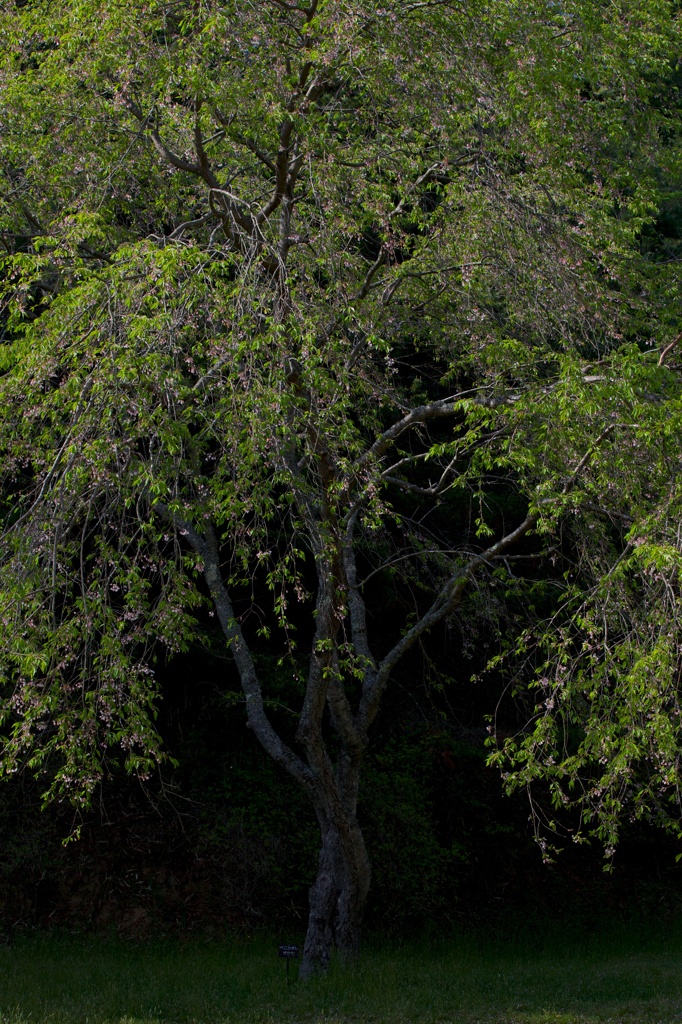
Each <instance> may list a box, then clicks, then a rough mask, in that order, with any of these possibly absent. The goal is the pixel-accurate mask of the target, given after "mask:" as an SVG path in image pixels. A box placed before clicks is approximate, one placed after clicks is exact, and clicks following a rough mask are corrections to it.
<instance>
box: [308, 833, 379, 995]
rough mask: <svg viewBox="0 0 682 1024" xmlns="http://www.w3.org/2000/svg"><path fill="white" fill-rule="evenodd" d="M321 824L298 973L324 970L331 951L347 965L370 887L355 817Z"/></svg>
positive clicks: (354, 952)
mask: <svg viewBox="0 0 682 1024" xmlns="http://www.w3.org/2000/svg"><path fill="white" fill-rule="evenodd" d="M341 832H342V833H343V839H342V836H341V834H340V831H339V828H338V827H337V826H336V825H333V824H331V823H325V824H324V825H323V826H322V848H321V850H320V859H319V863H318V872H317V878H316V879H315V882H314V884H313V885H312V887H311V889H310V916H309V918H308V930H307V932H306V937H305V945H304V947H303V958H302V960H301V968H300V972H299V973H300V977H301V978H302V979H306V978H310V977H311V976H312V975H313V974H323V973H324V972H325V971H326V970H327V968H328V967H329V962H330V960H331V957H332V953H333V951H334V949H336V950H337V951H338V953H339V955H340V957H341V959H342V960H343V961H344V962H346V963H348V962H350V961H353V960H355V959H356V958H357V956H358V953H359V951H360V932H361V926H362V915H363V911H364V907H365V901H366V899H367V893H368V891H369V882H370V865H369V858H368V857H367V851H366V849H365V843H364V840H363V838H362V832H361V831H360V828H359V826H358V824H357V822H355V821H352V822H351V821H348V822H344V823H343V825H342V826H341Z"/></svg>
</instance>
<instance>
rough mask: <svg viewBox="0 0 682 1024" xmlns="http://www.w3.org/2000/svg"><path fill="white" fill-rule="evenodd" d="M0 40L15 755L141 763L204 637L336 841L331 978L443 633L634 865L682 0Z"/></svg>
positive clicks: (645, 803) (42, 23)
mask: <svg viewBox="0 0 682 1024" xmlns="http://www.w3.org/2000/svg"><path fill="white" fill-rule="evenodd" d="M0 33H1V34H2V36H3V38H4V39H5V40H6V45H5V47H4V51H3V55H2V58H1V63H0V95H1V96H2V99H1V100H0V126H1V127H0V174H1V175H2V189H1V195H0V235H1V237H2V241H3V245H4V254H3V257H2V271H1V273H2V284H3V289H4V336H3V345H2V349H1V350H0V365H1V366H2V376H1V377H0V452H1V456H0V459H1V465H2V484H1V491H0V502H1V504H0V510H1V516H2V525H3V548H2V552H1V554H0V673H1V678H2V682H3V693H4V697H3V709H4V710H3V715H4V723H5V746H4V751H3V755H2V771H4V772H5V773H12V772H14V771H15V770H16V769H17V768H18V767H19V766H20V765H21V764H22V763H24V761H25V760H27V759H28V762H29V764H30V765H31V766H32V767H33V768H34V769H35V770H37V771H44V772H45V773H46V774H48V775H49V782H48V783H46V786H47V790H48V794H49V795H51V796H54V795H60V796H64V795H69V796H71V797H73V798H74V799H77V800H78V799H82V800H88V799H89V798H90V796H91V795H92V793H93V791H94V788H95V787H96V786H97V784H98V782H99V780H100V779H101V777H102V773H103V771H104V770H105V762H106V755H107V750H113V751H116V750H120V749H121V748H122V749H123V750H124V751H125V756H126V758H127V764H128V767H129V768H130V770H133V771H136V772H140V773H142V774H147V773H149V772H150V771H151V770H152V769H153V767H154V764H155V763H156V762H157V761H158V760H159V758H161V757H162V756H163V752H162V750H161V747H160V743H159V738H158V735H157V732H156V729H155V724H154V716H155V709H156V707H157V702H158V698H159V696H160V691H162V689H163V673H162V671H160V670H159V669H158V667H157V666H158V663H159V658H160V657H162V656H165V655H164V654H163V652H164V651H165V652H170V654H171V655H172V653H173V652H177V651H179V650H182V649H185V648H186V646H187V645H188V644H189V643H190V642H191V641H192V639H193V638H195V637H196V636H197V635H199V634H200V633H201V632H202V631H204V630H206V629H207V628H208V625H207V623H208V622H209V621H210V619H214V620H216V621H217V622H219V624H220V626H221V628H222V631H223V635H224V638H225V641H226V642H227V644H228V645H229V647H230V651H231V654H232V656H233V658H234V661H235V663H236V666H237V669H238V673H239V678H240V681H241V686H242V689H243V694H244V698H245V702H246V708H247V715H248V720H249V723H250V725H251V727H252V728H253V730H254V732H255V734H256V735H257V737H258V739H259V740H260V742H261V743H262V745H263V747H264V748H265V750H266V751H267V752H268V753H269V754H270V755H271V756H272V757H274V758H275V760H276V761H277V762H278V763H279V764H280V765H282V766H284V767H285V768H286V769H287V770H288V771H289V772H290V773H291V774H292V775H293V776H294V777H295V778H296V779H297V780H298V782H300V784H301V785H302V786H303V787H304V789H305V790H306V792H307V793H308V795H309V796H310V799H311V802H312V806H313V808H314V810H315V813H316V814H317V817H318V821H319V823H320V828H321V833H322V852H321V855H320V874H319V876H318V879H317V882H316V883H315V886H314V887H313V889H312V890H311V923H310V926H309V932H308V940H307V944H306V956H305V958H304V962H303V970H304V973H310V972H311V971H312V970H314V969H316V968H318V967H324V966H325V965H326V963H327V962H328V959H329V955H330V952H331V948H332V946H333V945H334V944H336V945H337V946H338V947H339V949H340V950H341V951H342V952H344V953H346V954H347V955H350V956H352V955H353V954H354V953H355V951H356V950H357V944H358V941H359V923H360V919H361V916H362V908H363V905H364V900H365V897H366V894H367V888H368V886H369V880H370V872H369V863H368V860H367V855H366V852H365V850H364V843H363V839H362V834H361V831H360V828H359V826H358V822H357V820H356V803H357V790H358V780H359V772H360V767H361V763H362V758H363V754H364V751H365V749H366V747H367V744H368V742H369V739H370V727H371V725H372V723H373V721H374V719H375V717H376V715H377V713H378V710H379V706H380V702H381V698H382V695H383V693H384V691H385V689H386V687H387V686H388V685H390V680H391V677H392V674H393V673H394V670H397V666H399V663H400V661H401V659H402V658H403V656H404V655H406V654H407V652H408V651H409V650H411V649H413V648H414V647H415V646H416V645H426V646H428V643H429V639H428V638H429V635H430V634H431V632H432V631H433V629H434V628H436V627H439V628H442V627H443V626H445V627H446V628H449V629H451V630H452V631H453V632H454V633H455V634H457V635H460V636H461V637H462V640H461V644H462V645H463V647H465V648H466V647H469V648H470V647H472V646H476V644H477V637H478V636H486V637H490V636H491V635H492V634H493V633H494V634H495V635H497V636H498V637H499V643H496V644H494V645H491V646H490V648H489V650H486V651H483V652H482V654H483V660H484V661H485V659H486V658H487V657H490V658H491V659H492V660H493V664H492V665H491V667H490V671H495V672H497V673H498V674H499V678H500V680H501V685H506V684H507V683H508V684H509V685H511V686H512V687H516V688H517V689H518V690H519V691H520V692H521V691H522V692H523V693H524V697H523V700H524V701H525V702H526V704H527V706H528V709H529V710H528V715H527V726H526V727H525V728H524V729H523V730H522V731H521V732H520V733H518V734H516V735H514V736H507V737H506V739H504V740H502V739H501V740H500V746H499V748H498V749H497V751H496V752H494V754H493V756H494V758H495V759H496V760H498V761H499V762H500V764H501V766H502V769H503V773H504V775H505V778H506V780H507V784H508V785H509V787H514V786H518V785H526V784H528V785H530V784H531V783H534V782H535V780H537V779H542V780H549V783H550V785H551V787H552V792H553V795H554V799H555V802H556V804H557V806H564V805H567V804H571V803H572V802H574V801H575V802H577V803H578V804H579V805H580V806H581V807H582V809H583V812H584V821H585V825H586V828H587V830H588V831H589V830H595V829H596V830H597V832H598V833H599V835H600V836H601V837H602V839H603V840H604V842H605V845H606V847H607V850H610V849H611V848H612V847H613V845H614V844H615V842H616V840H617V836H618V827H619V821H620V820H621V818H622V816H623V815H624V814H627V815H635V816H638V815H644V816H646V817H653V818H655V819H656V820H658V821H660V822H661V823H662V824H665V825H667V826H669V827H673V828H678V827H679V802H678V801H679V782H680V707H679V682H680V680H679V671H680V628H679V626H680V622H679V616H680V586H679V568H680V558H681V542H680V533H679V522H680V515H681V512H682V508H681V500H680V499H681V497H682V492H681V490H680V437H681V436H682V435H681V426H682V424H681V414H682V406H681V404H680V396H681V385H682V377H681V375H680V363H679V355H678V350H677V348H676V346H677V344H678V341H679V338H680V336H681V335H680V328H681V326H682V325H681V324H680V314H679V309H680V281H679V271H678V266H679V264H678V262H677V261H678V258H679V242H678V236H677V234H676V229H675V228H674V227H671V225H674V223H675V219H676V218H678V209H679V206H678V204H679V195H678V189H679V180H680V145H679V141H680V139H679V135H680V98H679V84H680V68H679V63H678V61H679V53H680V52H681V51H680V42H681V32H680V23H679V14H678V11H677V5H676V4H674V3H670V2H667V0H622V2H616V3H610V4H605V3H603V2H599V0H569V2H566V3H563V4H557V3H556V2H553V0H544V2H536V3H517V2H514V0H493V2H488V0H471V2H467V3H466V4H450V3H448V2H439V0H433V2H428V0H427V2H409V0H387V2H386V3H383V4H380V3H374V2H370V0H367V2H353V3H352V4H351V3H347V4H346V3H342V2H332V0H328V2H324V0H321V2H318V0H311V3H310V5H309V6H307V7H306V6H304V5H302V4H301V5H299V4H296V3H293V2H288V0H252V2H240V3H229V2H225V3H221V2H218V0H203V2H202V0H199V2H197V0H192V2H189V0H187V2H185V0H176V2H171V0H158V2H156V0H154V2H142V0H126V2H125V3H122V2H118V0H116V2H112V0H106V2H104V0H102V2H95V0H82V2H75V0H74V2H67V3H63V4H61V5H59V8H58V9H55V8H54V5H51V4H48V3H42V2H33V0H29V2H25V3H21V4H20V3H17V4H16V5H14V6H13V7H10V6H9V5H7V6H6V7H5V9H4V10H3V12H2V13H1V14H0ZM678 219H679V218H678ZM388 587H392V588H403V589H404V593H405V594H406V595H407V598H406V601H407V605H408V609H407V610H406V611H405V614H404V619H403V621H390V622H387V621H385V618H384V617H383V616H382V593H385V589H382V588H388ZM264 595H269V596H268V602H269V603H268V606H267V607H265V606H264V604H263V602H264ZM521 610H522V611H521ZM268 645H269V646H270V647H271V649H272V650H273V651H275V652H276V653H277V655H278V657H280V658H281V660H282V664H283V665H284V666H286V668H287V670H288V671H289V672H290V673H291V674H292V678H294V679H295V680H297V682H298V685H299V689H300V706H299V707H298V708H297V709H295V710H296V713H297V720H296V721H297V725H296V730H295V732H296V735H295V737H294V735H293V730H292V733H291V735H285V734H282V732H281V730H280V731H277V730H276V729H275V727H274V726H273V724H272V721H271V717H272V716H271V715H270V714H269V710H268V680H267V678H264V677H263V673H262V672H260V671H259V670H258V668H257V665H256V662H255V661H254V652H255V651H256V650H259V649H262V648H263V647H264V646H265V647H268ZM226 685H228V684H227V683H226ZM490 710H491V712H492V711H494V709H493V708H491V709H490ZM540 824H541V823H540V822H539V823H538V825H539V827H540ZM549 824H550V832H551V823H549ZM541 841H542V842H543V843H545V842H546V839H545V838H542V839H541Z"/></svg>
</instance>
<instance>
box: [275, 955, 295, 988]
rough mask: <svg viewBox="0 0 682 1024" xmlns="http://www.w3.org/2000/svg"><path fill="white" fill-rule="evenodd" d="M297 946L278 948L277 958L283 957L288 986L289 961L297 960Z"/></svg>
mask: <svg viewBox="0 0 682 1024" xmlns="http://www.w3.org/2000/svg"><path fill="white" fill-rule="evenodd" d="M298 950H299V948H298V946H280V947H279V953H278V954H277V955H278V956H281V957H283V958H284V959H285V960H286V962H287V985H288V984H289V961H290V960H298Z"/></svg>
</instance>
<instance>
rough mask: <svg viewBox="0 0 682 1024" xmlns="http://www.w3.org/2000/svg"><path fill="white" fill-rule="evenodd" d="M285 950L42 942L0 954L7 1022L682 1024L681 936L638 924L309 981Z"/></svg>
mask: <svg viewBox="0 0 682 1024" xmlns="http://www.w3.org/2000/svg"><path fill="white" fill-rule="evenodd" d="M276 952H277V947H276V941H272V940H269V939H267V938H264V937H263V936H262V935H261V936H257V937H256V938H254V939H251V940H248V941H243V942H236V941H234V942H199V941H195V942H192V943H189V944H184V945H183V944H180V943H178V942H174V941H162V940H159V941H156V942H150V943H146V944H132V943H129V942H125V941H123V940H121V939H117V938H107V939H103V938H83V937H72V936H58V935H53V936H34V937H32V938H25V939H23V940H21V941H20V942H17V944H16V945H15V946H13V947H12V948H10V949H3V950H2V951H0V1024H48V1022H50V1024H166V1022H168V1024H175V1022H177V1024H191V1022H197V1024H204V1022H205V1024H220V1022H224V1024H279V1022H280V1021H281V1022H283V1024H286V1022H290V1024H295V1022H306V1024H312V1022H325V1024H342V1022H343V1024H346V1022H349V1024H350V1022H352V1024H360V1022H361V1021H367V1022H372V1024H384V1022H385V1024H409V1022H425V1024H437V1022H457V1021H462V1022H472V1024H473V1022H481V1024H483V1022H486V1024H487V1022H490V1024H598V1022H600V1024H602V1022H603V1024H606V1022H607V1021H610V1022H620V1021H623V1022H625V1021H628V1022H630V1021H632V1022H635V1021H636V1022H642V1024H653V1022H656V1024H663V1022H671V1024H672V1022H680V1024H682V955H681V954H682V935H681V934H680V933H671V932H668V934H666V935H660V934H659V935H657V934H655V933H652V932H651V931H650V930H648V931H646V932H645V931H644V930H643V929H638V928H636V927H634V926H631V927H630V928H629V929H627V930H624V931H622V932H620V933H618V934H616V933H614V932H610V933H609V932H605V933H603V934H599V935H593V936H591V937H590V938H584V937H581V936H580V935H578V934H572V935H567V934H565V933H562V932H561V931H558V930H556V929H554V930H552V931H548V930H544V931H543V930H539V931H537V932H536V933H535V934H534V935H524V936H520V937H518V938H517V939H515V940H513V941H512V940H506V941H504V940H498V941H495V942H491V941H490V940H488V939H486V938H485V937H480V936H479V937H473V938H468V939H466V938H463V937H460V938H456V939H452V940H451V941H449V942H438V943H434V942H430V943H426V942H423V943H414V944H403V945H396V944H391V943H386V942H381V941H379V940H378V939H376V938H375V939H374V940H373V941H370V942H369V943H368V945H367V948H366V950H365V953H364V955H363V959H362V961H361V963H360V964H359V965H358V967H357V968H355V969H354V970H352V971H347V972H344V971H342V970H340V969H339V968H338V967H333V969H332V970H331V972H330V974H329V975H328V976H327V977H326V978H322V979H315V980H314V981H312V982H309V983H307V984H305V985H302V984H300V983H298V982H297V981H296V980H295V978H294V977H293V976H292V980H291V983H290V984H289V985H287V983H286V974H285V964H284V962H283V961H281V960H278V958H277V955H276Z"/></svg>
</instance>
